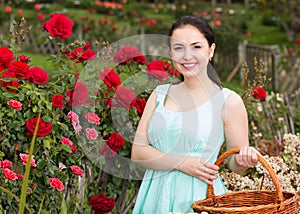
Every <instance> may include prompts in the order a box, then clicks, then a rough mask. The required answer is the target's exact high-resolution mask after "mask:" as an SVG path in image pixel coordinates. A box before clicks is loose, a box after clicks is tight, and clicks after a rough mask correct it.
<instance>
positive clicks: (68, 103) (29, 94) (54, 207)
mask: <svg viewBox="0 0 300 214" xmlns="http://www.w3.org/2000/svg"><path fill="white" fill-rule="evenodd" d="M42 26H43V28H42V29H43V30H44V31H46V32H48V33H49V37H48V38H47V39H48V40H49V41H51V40H52V41H53V42H55V43H56V46H57V50H56V51H57V54H56V55H54V56H51V57H49V60H51V61H52V70H51V71H45V70H43V69H42V68H40V67H37V66H35V65H33V64H32V63H31V60H30V58H29V57H27V56H25V55H24V54H23V53H22V49H20V47H22V39H20V38H18V37H21V36H26V35H25V34H24V33H21V32H27V30H25V29H28V26H27V23H26V21H25V20H24V19H21V20H20V21H19V23H17V24H16V25H15V28H14V29H13V37H11V38H9V39H10V40H9V43H8V44H9V45H8V46H3V47H0V91H1V93H2V95H3V96H1V97H0V107H1V111H0V145H1V150H0V167H1V169H0V188H1V189H0V208H1V210H3V211H5V212H7V213H16V212H17V211H18V207H19V206H20V204H18V200H21V199H22V198H23V197H24V194H22V193H23V192H22V184H23V183H25V184H27V185H25V193H26V197H25V198H26V206H25V208H26V210H27V211H28V212H29V213H35V212H44V213H60V212H61V211H62V210H63V211H67V212H68V213H71V212H73V213H88V212H91V211H92V210H94V212H97V213H107V212H113V213H127V212H128V211H129V210H130V209H131V208H132V206H133V204H134V198H135V196H136V194H137V189H138V186H139V182H140V181H139V180H136V181H135V180H130V178H131V176H132V175H131V174H130V173H129V171H130V169H129V168H128V167H131V166H129V165H128V166H125V162H124V161H123V162H122V161H120V160H123V159H122V158H124V159H127V160H129V159H130V151H131V143H130V142H131V140H132V138H133V135H134V130H135V127H136V126H137V123H138V120H139V118H140V116H141V115H142V113H143V109H144V107H145V104H146V99H147V97H148V96H149V94H150V92H151V90H152V89H153V88H154V87H155V86H156V85H157V84H161V83H162V82H163V81H164V80H166V78H167V77H168V76H171V77H173V76H176V75H179V73H178V72H176V71H174V70H172V68H171V66H170V64H168V63H167V62H163V61H159V60H158V59H157V60H156V64H157V65H156V66H155V67H153V66H151V65H153V62H152V63H151V61H150V62H148V63H147V60H148V59H147V58H146V57H145V56H144V55H143V54H142V53H141V52H140V51H139V50H138V49H137V48H135V47H133V46H125V47H123V48H120V49H119V50H117V51H116V52H115V53H114V54H113V55H112V56H113V60H112V63H110V64H105V66H102V67H101V66H100V67H99V66H98V65H99V64H97V63H98V62H99V61H98V60H101V58H99V56H97V51H94V50H92V48H91V45H90V43H88V42H85V41H83V42H74V43H69V44H66V43H64V42H63V41H65V40H66V39H67V38H68V37H69V36H70V35H71V34H72V21H71V20H70V19H68V18H67V16H66V15H62V14H53V15H52V16H50V18H49V20H45V22H44V23H43V24H42ZM45 41H47V40H45ZM100 55H101V54H100ZM100 57H101V56H100ZM98 58H99V59H98ZM93 62H95V63H93ZM100 64H101V63H100ZM150 68H151V69H150ZM157 72H159V73H157ZM50 73H51V75H49V74H50ZM134 74H142V79H143V80H142V81H143V82H144V84H142V85H143V86H142V87H143V88H141V86H139V85H140V84H139V82H134V84H133V87H128V86H127V85H126V84H124V83H125V82H126V81H127V80H129V79H130V78H129V77H130V76H131V75H134ZM158 74H159V75H158ZM161 77H164V78H161ZM176 79H177V77H176ZM145 84H147V86H149V88H146V89H145ZM151 88H152V89H151ZM124 115H125V118H124ZM38 121H39V122H38ZM128 124H129V125H130V127H129V126H128ZM37 125H38V126H37ZM36 127H37V130H36V132H35V128H36ZM120 127H121V128H120ZM35 137H36V138H35ZM33 142H34V144H33ZM32 145H33V146H34V148H33V150H32V155H31V156H30V151H31V146H32ZM90 155H91V156H90ZM29 157H30V158H31V160H30V162H29V166H28V168H26V166H25V165H26V163H27V162H28V159H29ZM93 157H95V158H94V159H93ZM122 170H123V171H124V175H120V174H118V173H119V172H121V171H122ZM26 172H27V173H28V177H27V176H25V174H26ZM134 172H140V171H134ZM115 173H116V174H115ZM126 173H129V174H128V175H125V174H126ZM16 197H17V199H18V200H16Z"/></svg>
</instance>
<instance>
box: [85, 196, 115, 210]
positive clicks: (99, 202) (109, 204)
mask: <svg viewBox="0 0 300 214" xmlns="http://www.w3.org/2000/svg"><path fill="white" fill-rule="evenodd" d="M89 203H90V205H91V207H92V209H93V210H94V211H95V212H96V213H98V214H105V213H108V212H110V211H112V209H113V208H114V206H115V200H114V199H113V198H109V197H107V196H106V195H104V194H103V193H100V194H99V195H98V196H96V195H95V196H92V197H91V198H90V200H89Z"/></svg>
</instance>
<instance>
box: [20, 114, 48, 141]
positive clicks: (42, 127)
mask: <svg viewBox="0 0 300 214" xmlns="http://www.w3.org/2000/svg"><path fill="white" fill-rule="evenodd" d="M37 120H38V117H34V118H31V119H29V120H27V121H26V124H25V127H26V129H27V133H26V135H27V136H33V133H34V129H35V126H36V123H37ZM51 131H52V124H51V123H47V122H45V121H44V120H43V118H40V123H39V127H38V131H37V136H47V135H48V134H50V133H51Z"/></svg>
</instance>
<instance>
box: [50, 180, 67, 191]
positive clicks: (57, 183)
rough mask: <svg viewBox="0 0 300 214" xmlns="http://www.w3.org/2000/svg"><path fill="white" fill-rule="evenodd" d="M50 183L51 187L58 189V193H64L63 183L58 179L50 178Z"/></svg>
mask: <svg viewBox="0 0 300 214" xmlns="http://www.w3.org/2000/svg"><path fill="white" fill-rule="evenodd" d="M49 183H50V186H52V187H53V188H55V189H57V190H58V191H62V190H63V189H64V188H65V186H64V184H63V182H62V181H61V180H59V179H58V178H49Z"/></svg>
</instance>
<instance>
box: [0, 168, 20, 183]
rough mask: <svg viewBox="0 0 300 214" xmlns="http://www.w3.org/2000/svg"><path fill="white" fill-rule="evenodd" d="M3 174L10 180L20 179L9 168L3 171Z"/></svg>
mask: <svg viewBox="0 0 300 214" xmlns="http://www.w3.org/2000/svg"><path fill="white" fill-rule="evenodd" d="M2 173H3V174H4V176H5V177H6V178H7V179H8V180H17V179H18V176H17V174H16V173H15V172H14V171H13V170H11V169H9V168H4V169H2Z"/></svg>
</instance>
